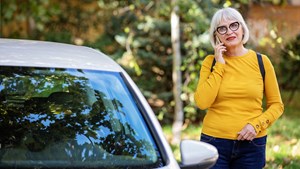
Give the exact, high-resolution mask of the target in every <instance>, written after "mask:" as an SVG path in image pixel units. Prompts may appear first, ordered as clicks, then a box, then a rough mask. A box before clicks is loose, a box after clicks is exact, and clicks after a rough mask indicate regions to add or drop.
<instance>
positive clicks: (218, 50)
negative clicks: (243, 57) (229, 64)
mask: <svg viewBox="0 0 300 169" xmlns="http://www.w3.org/2000/svg"><path fill="white" fill-rule="evenodd" d="M224 52H226V46H225V45H224V43H222V41H221V40H220V39H219V37H218V36H216V45H215V59H216V61H217V62H221V63H223V64H225V60H224V58H223V53H224Z"/></svg>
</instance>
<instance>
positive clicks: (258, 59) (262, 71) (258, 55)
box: [210, 52, 266, 82]
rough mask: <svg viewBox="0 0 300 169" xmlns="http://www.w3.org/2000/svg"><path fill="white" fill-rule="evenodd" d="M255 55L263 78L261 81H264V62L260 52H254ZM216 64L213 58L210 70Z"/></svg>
mask: <svg viewBox="0 0 300 169" xmlns="http://www.w3.org/2000/svg"><path fill="white" fill-rule="evenodd" d="M256 56H257V61H258V65H259V70H260V74H261V76H262V78H263V81H264V82H265V74H266V73H265V67H264V62H263V60H262V56H261V54H260V53H258V52H256ZM215 64H216V59H215V58H214V60H213V62H212V64H211V68H210V71H211V72H212V71H213V67H214V66H215Z"/></svg>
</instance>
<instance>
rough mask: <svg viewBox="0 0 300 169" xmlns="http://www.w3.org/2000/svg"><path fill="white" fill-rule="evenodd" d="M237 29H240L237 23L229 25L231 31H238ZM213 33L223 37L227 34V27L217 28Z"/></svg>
mask: <svg viewBox="0 0 300 169" xmlns="http://www.w3.org/2000/svg"><path fill="white" fill-rule="evenodd" d="M239 27H240V23H239V22H233V23H231V24H230V25H229V29H230V30H232V31H236V30H238V29H239ZM215 31H217V32H218V33H219V34H220V35H224V34H226V33H227V31H228V28H227V26H219V27H217V29H216V30H215Z"/></svg>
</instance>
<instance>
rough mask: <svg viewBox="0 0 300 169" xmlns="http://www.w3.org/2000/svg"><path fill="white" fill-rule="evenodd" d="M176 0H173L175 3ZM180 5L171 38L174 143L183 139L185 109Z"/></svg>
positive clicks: (175, 9) (175, 8)
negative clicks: (182, 129)
mask: <svg viewBox="0 0 300 169" xmlns="http://www.w3.org/2000/svg"><path fill="white" fill-rule="evenodd" d="M175 1H176V0H173V1H172V2H173V4H175ZM178 10H179V9H178V6H176V5H175V6H174V7H173V10H172V13H171V39H172V48H173V70H172V79H173V95H174V100H175V112H174V121H173V126H172V133H173V139H172V144H178V143H179V142H180V140H181V128H182V124H183V111H182V101H181V99H180V95H181V92H182V90H181V83H182V82H181V81H182V80H181V79H182V77H181V76H182V75H181V71H180V66H181V52H180V29H179V22H180V21H179V16H178Z"/></svg>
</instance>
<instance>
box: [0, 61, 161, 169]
mask: <svg viewBox="0 0 300 169" xmlns="http://www.w3.org/2000/svg"><path fill="white" fill-rule="evenodd" d="M0 133H1V136H0V167H2V168H3V167H16V168H22V167H32V168H34V167H36V168H43V167H44V168H75V167H77V168H154V167H159V166H162V165H163V164H162V162H161V161H162V160H161V159H160V154H159V151H158V149H157V146H156V145H155V142H154V140H153V138H152V136H151V133H150V132H149V129H148V128H147V125H146V124H145V121H144V120H143V117H142V115H141V113H140V111H139V109H138V107H137V105H136V101H135V100H134V98H133V97H132V95H131V94H130V92H129V90H128V89H127V87H126V85H125V83H124V81H123V80H122V76H121V75H120V74H119V73H116V72H104V71H94V70H80V69H57V68H30V67H9V66H3V67H1V69H0Z"/></svg>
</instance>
